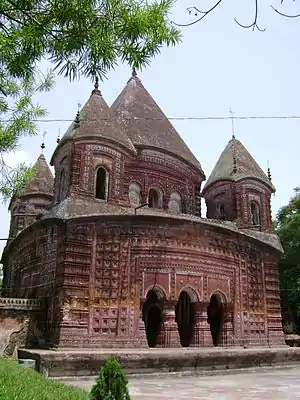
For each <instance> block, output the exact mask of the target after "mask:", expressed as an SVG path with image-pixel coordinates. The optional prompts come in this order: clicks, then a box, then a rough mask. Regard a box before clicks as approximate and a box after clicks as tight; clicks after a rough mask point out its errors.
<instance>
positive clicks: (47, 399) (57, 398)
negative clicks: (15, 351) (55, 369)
mask: <svg viewBox="0 0 300 400" xmlns="http://www.w3.org/2000/svg"><path fill="white" fill-rule="evenodd" d="M0 399H1V400H2V399H3V400H88V399H89V394H88V392H86V391H84V390H81V389H77V388H73V387H69V386H65V385H63V384H62V383H59V382H56V381H53V380H50V379H45V378H44V377H43V376H42V375H40V374H39V373H37V372H35V371H33V370H32V369H30V368H27V367H24V366H21V365H18V363H17V362H16V361H14V360H11V359H7V358H1V357H0Z"/></svg>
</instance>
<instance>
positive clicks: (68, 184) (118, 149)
mask: <svg viewBox="0 0 300 400" xmlns="http://www.w3.org/2000/svg"><path fill="white" fill-rule="evenodd" d="M134 152H135V149H134V146H133V145H132V143H131V141H130V139H129V138H128V137H127V136H126V134H124V133H123V132H122V131H121V129H120V128H119V125H118V123H117V122H116V121H114V120H113V118H112V117H111V113H110V110H109V107H108V105H107V103H106V101H105V100H104V98H103V97H102V94H101V92H100V90H99V84H98V79H96V83H95V88H94V89H93V91H92V93H91V95H90V98H89V99H88V101H87V102H86V104H85V105H84V107H83V108H82V109H81V111H80V112H78V113H77V114H76V117H75V120H74V121H73V123H72V124H71V125H70V127H69V128H68V130H67V131H66V133H65V135H64V136H63V137H62V139H61V140H60V141H59V143H58V146H57V148H56V149H55V151H54V154H53V156H52V159H51V165H53V166H54V168H55V183H54V205H57V204H59V203H61V202H62V201H64V200H65V199H66V198H67V197H69V196H72V195H73V196H78V195H79V196H84V197H85V198H86V199H88V200H91V201H93V200H102V201H105V202H111V203H117V204H119V203H122V197H123V193H122V191H121V190H120V182H119V180H120V178H119V175H120V171H122V169H123V162H124V160H123V159H124V155H125V156H128V155H129V156H131V155H132V154H133V153H134Z"/></svg>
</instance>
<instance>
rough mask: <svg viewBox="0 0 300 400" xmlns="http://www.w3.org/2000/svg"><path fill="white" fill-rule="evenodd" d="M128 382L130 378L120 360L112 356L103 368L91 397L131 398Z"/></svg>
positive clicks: (107, 399)
mask: <svg viewBox="0 0 300 400" xmlns="http://www.w3.org/2000/svg"><path fill="white" fill-rule="evenodd" d="M127 383H128V380H127V378H126V376H125V374H124V372H123V371H122V369H121V367H120V364H119V363H118V361H117V360H116V359H114V358H110V359H108V360H107V361H106V363H105V364H104V366H103V367H102V368H101V370H100V373H99V376H98V378H97V381H96V384H95V386H94V387H93V388H92V390H91V394H90V398H91V400H130V396H129V392H128V389H127Z"/></svg>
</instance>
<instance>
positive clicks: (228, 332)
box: [222, 305, 234, 347]
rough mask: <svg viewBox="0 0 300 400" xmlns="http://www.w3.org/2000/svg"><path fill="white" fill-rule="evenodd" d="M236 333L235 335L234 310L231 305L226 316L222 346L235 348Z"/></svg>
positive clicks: (226, 311)
mask: <svg viewBox="0 0 300 400" xmlns="http://www.w3.org/2000/svg"><path fill="white" fill-rule="evenodd" d="M233 338H234V333H233V310H232V307H231V306H230V305H228V306H227V307H226V310H225V315H224V326H223V335H222V339H223V340H222V345H223V346H226V347H227V346H233V345H234V339H233Z"/></svg>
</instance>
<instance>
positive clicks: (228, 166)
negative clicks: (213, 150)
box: [203, 137, 275, 192]
mask: <svg viewBox="0 0 300 400" xmlns="http://www.w3.org/2000/svg"><path fill="white" fill-rule="evenodd" d="M234 164H235V165H234ZM234 167H235V168H234ZM245 178H254V179H258V180H260V181H262V182H263V183H265V184H266V185H268V186H269V187H270V189H271V190H272V191H273V192H275V187H274V186H273V185H272V183H271V181H270V179H269V178H268V177H267V175H266V174H265V173H264V171H263V170H262V169H261V168H260V166H259V165H258V164H257V162H256V161H255V160H254V158H253V157H252V156H251V154H250V153H249V152H248V150H247V149H246V148H245V147H244V146H243V144H242V143H241V142H240V141H239V140H237V139H236V138H235V137H233V138H232V139H231V140H230V141H229V143H228V144H227V146H226V147H225V149H224V150H223V152H222V154H221V156H220V158H219V160H218V162H217V164H216V165H215V167H214V169H213V171H212V173H211V174H210V176H209V178H208V180H207V182H206V184H205V186H204V188H203V192H204V191H205V190H207V188H208V187H209V186H210V185H211V184H212V183H214V182H217V181H221V180H231V181H234V182H237V181H239V180H241V179H245Z"/></svg>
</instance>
